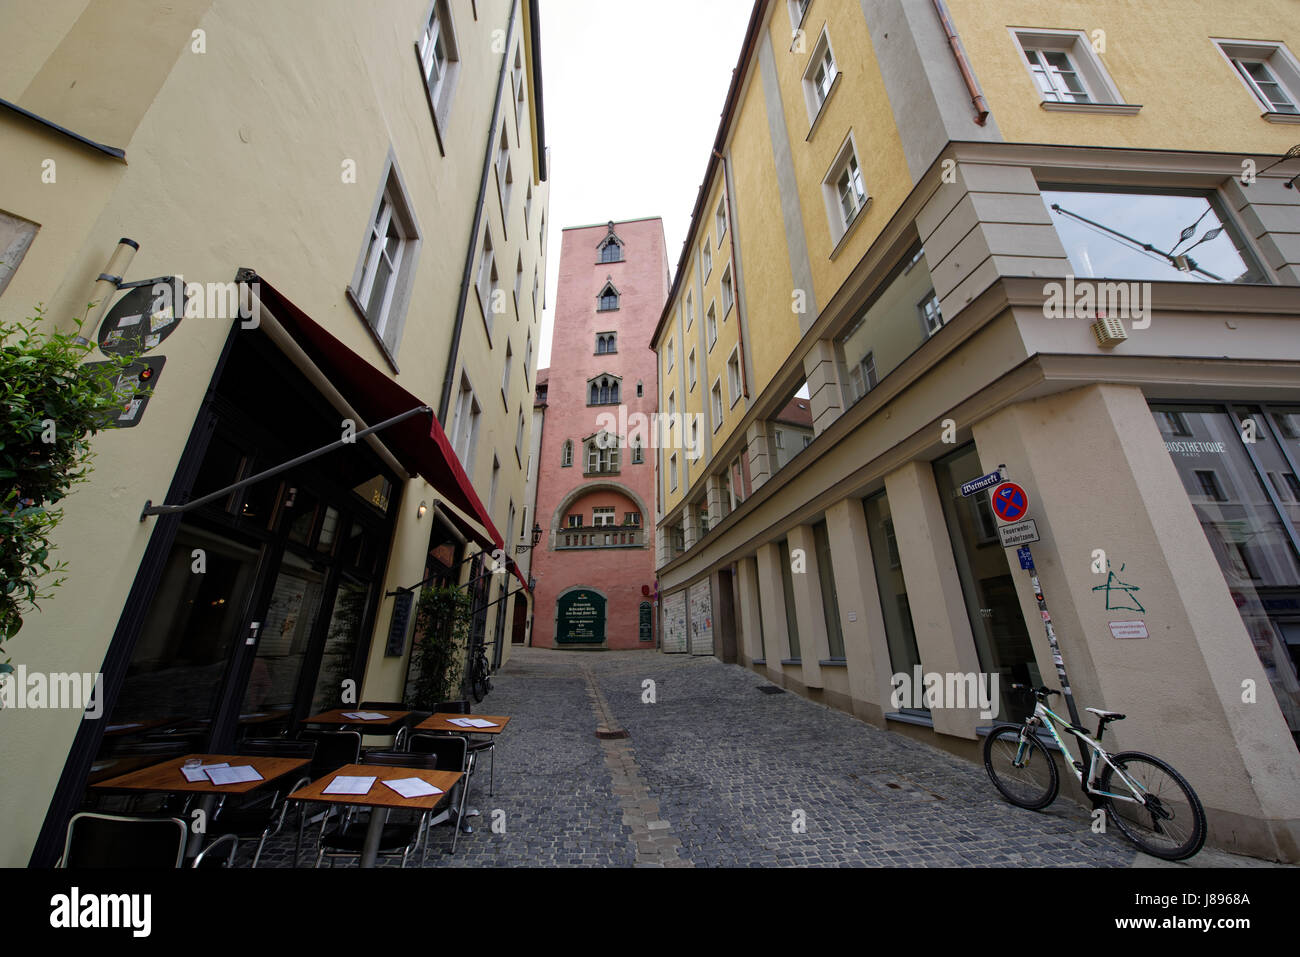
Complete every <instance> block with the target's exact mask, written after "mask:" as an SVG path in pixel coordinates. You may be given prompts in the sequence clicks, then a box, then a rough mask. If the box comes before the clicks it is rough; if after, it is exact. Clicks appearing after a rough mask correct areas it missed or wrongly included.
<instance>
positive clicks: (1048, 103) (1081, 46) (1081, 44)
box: [1008, 27, 1136, 112]
mask: <svg viewBox="0 0 1300 957" xmlns="http://www.w3.org/2000/svg"><path fill="white" fill-rule="evenodd" d="M1008 29H1009V31H1010V33H1011V37H1012V39H1013V40H1014V41H1015V44H1016V50H1017V52H1019V54H1020V62H1021V63H1022V64H1023V65H1024V67H1025V70H1026V71H1027V72H1028V74H1029V81H1030V83H1032V84H1033V88H1034V90H1035V92H1036V93H1037V94H1038V97H1039V99H1040V100H1041V101H1042V105H1043V107H1044V108H1045V109H1049V110H1051V109H1057V110H1079V109H1082V110H1083V111H1091V110H1093V109H1095V108H1097V107H1103V108H1104V107H1114V106H1126V105H1127V104H1125V103H1124V97H1123V96H1121V95H1120V92H1119V87H1117V86H1116V85H1115V81H1114V80H1112V79H1111V76H1110V73H1109V72H1108V71H1107V70H1106V66H1105V64H1103V63H1102V62H1101V58H1100V57H1099V56H1098V55H1097V53H1096V51H1095V50H1093V47H1092V41H1091V40H1090V39H1089V38H1088V36H1087V34H1085V33H1084V32H1083V31H1082V30H1039V29H1033V30H1030V29H1021V28H1015V27H1010V28H1008ZM1030 50H1034V51H1038V57H1037V58H1036V59H1031V57H1030V55H1029V51H1030ZM1043 52H1050V53H1063V54H1065V56H1066V58H1067V60H1068V61H1069V63H1070V65H1071V66H1073V67H1074V70H1073V72H1074V75H1075V76H1077V77H1078V79H1079V84H1080V86H1082V87H1083V91H1084V93H1085V94H1086V95H1087V97H1088V99H1087V100H1083V101H1080V100H1074V99H1070V98H1068V97H1067V96H1066V94H1068V93H1069V90H1068V89H1066V88H1064V87H1062V86H1061V85H1060V83H1059V81H1054V80H1053V78H1052V75H1051V73H1050V71H1049V70H1048V69H1047V68H1046V61H1045V60H1044V59H1043V58H1042V53H1043ZM1040 75H1041V76H1042V77H1043V78H1044V80H1045V81H1046V83H1047V85H1048V86H1050V87H1051V88H1052V89H1051V91H1045V90H1044V89H1043V81H1040V79H1039V77H1040ZM1135 111H1136V109H1135V110H1134V112H1135Z"/></svg>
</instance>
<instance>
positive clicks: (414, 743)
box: [408, 734, 474, 854]
mask: <svg viewBox="0 0 1300 957" xmlns="http://www.w3.org/2000/svg"><path fill="white" fill-rule="evenodd" d="M408 744H409V746H410V752H409V753H410V754H412V755H416V754H421V755H432V756H433V757H435V758H436V759H437V761H438V766H439V767H440V768H442V769H443V770H444V771H452V770H456V771H460V772H461V773H463V774H464V775H465V776H464V777H463V778H461V779H460V781H458V782H457V784H456V787H457V788H459V789H460V800H459V801H455V800H453V801H452V802H451V803H452V804H455V806H456V820H455V822H454V824H455V829H454V830H453V832H452V837H451V853H453V854H455V853H456V841H457V839H458V838H459V837H460V829H461V827H462V826H464V827H465V829H466V833H467V834H469V833H473V829H472V828H470V827H469V826H468V825H465V824H464V821H465V802H466V800H468V799H469V783H470V778H471V776H472V772H473V768H474V760H473V755H472V754H471V753H470V747H469V741H468V740H467V739H466V738H462V737H460V736H459V735H446V734H413V735H411V739H410V741H409V742H408ZM453 790H454V789H453ZM450 817H451V807H450V805H449V806H448V808H447V810H446V811H445V812H444V813H443V814H442V815H439V816H438V817H437V818H436V819H434V820H433V821H430V822H429V825H430V828H432V827H433V826H434V825H436V824H441V823H442V822H443V821H444V820H447V819H450ZM425 840H426V842H427V840H428V837H427V835H426V837H425ZM426 851H427V847H426Z"/></svg>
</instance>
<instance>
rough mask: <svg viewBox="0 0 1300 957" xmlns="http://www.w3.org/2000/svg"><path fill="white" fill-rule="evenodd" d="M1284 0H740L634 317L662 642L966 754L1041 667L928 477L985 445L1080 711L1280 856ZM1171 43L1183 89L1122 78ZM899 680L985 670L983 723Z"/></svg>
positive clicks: (1288, 842)
mask: <svg viewBox="0 0 1300 957" xmlns="http://www.w3.org/2000/svg"><path fill="white" fill-rule="evenodd" d="M1175 6H1176V7H1179V9H1180V13H1179V15H1178V16H1177V17H1176V18H1171V17H1169V16H1168V10H1167V9H1165V10H1164V13H1161V12H1159V11H1156V10H1154V9H1152V8H1154V7H1161V8H1170V7H1175ZM1188 6H1190V7H1192V8H1193V9H1190V10H1189V9H1187V7H1188ZM1285 6H1286V5H1285V4H1281V3H1262V4H1258V5H1252V6H1251V7H1250V8H1249V10H1242V9H1241V7H1240V5H1237V4H1229V3H1215V2H1204V3H1198V4H1195V5H1181V4H1154V5H1133V4H1128V3H1122V2H1115V3H1095V2H1094V3H1081V2H1080V3H1076V2H1069V0H1067V2H1062V3H1058V4H1052V5H1051V9H1050V11H1048V10H1046V9H1044V8H1043V6H1042V5H1040V4H1031V3H1023V2H1015V0H1008V2H1005V3H996V4H988V3H978V2H974V0H969V2H967V0H948V2H946V3H945V2H939V0H935V2H933V3H932V2H924V3H910V2H904V0H802V2H795V0H791V2H789V3H786V2H759V3H757V4H755V7H754V10H753V14H752V18H751V21H750V27H749V31H748V34H747V37H746V42H745V46H744V49H743V51H742V55H741V59H740V63H739V65H738V69H737V72H736V76H735V80H734V83H733V86H732V88H731V90H730V92H729V94H728V98H727V101H726V104H725V106H724V111H723V119H722V123H721V126H720V128H719V132H718V137H717V141H716V142H715V144H714V149H713V151H712V155H711V156H710V158H709V162H708V166H707V170H706V177H705V183H704V186H703V188H702V190H701V195H700V200H699V202H698V203H697V206H696V208H695V213H694V218H693V221H692V226H691V230H690V233H689V234H688V240H687V247H686V250H685V252H684V254H683V257H682V260H681V262H680V263H679V266H678V269H677V273H676V275H675V279H674V285H673V287H672V290H671V291H670V295H669V301H668V305H667V307H666V309H665V312H664V315H663V317H662V318H661V321H660V325H659V329H658V330H657V331H656V334H655V340H654V344H655V349H656V352H657V353H658V355H659V358H660V382H661V386H660V390H661V405H660V411H661V412H665V411H666V412H669V413H672V412H674V411H676V412H679V413H686V414H687V420H686V421H685V422H683V423H682V425H681V426H680V427H681V428H682V432H681V434H680V435H679V437H678V438H677V440H676V441H675V442H672V441H670V442H669V443H667V445H666V447H665V448H664V449H663V450H662V451H661V453H660V460H659V469H660V478H659V495H660V502H661V513H660V516H659V528H660V534H659V539H658V542H657V558H658V574H659V589H660V593H661V595H662V596H663V610H664V615H665V621H664V633H665V636H668V635H670V634H673V633H675V632H677V631H680V632H682V633H684V634H689V635H692V636H693V635H695V634H697V633H699V631H700V628H701V626H707V628H709V629H712V635H711V637H712V643H711V645H706V646H705V647H702V648H698V647H695V646H694V645H693V644H689V645H688V644H686V643H683V645H682V646H680V647H681V650H690V651H693V652H695V653H709V652H712V653H714V654H717V655H719V656H720V657H722V658H724V660H734V661H736V662H737V663H738V664H741V665H743V666H745V667H748V668H751V669H753V670H755V671H757V672H758V673H760V674H763V675H765V676H767V677H768V678H770V680H772V681H773V682H774V683H776V684H779V685H781V686H784V687H786V688H789V689H791V690H794V691H797V692H799V693H801V694H804V695H807V696H808V697H810V698H813V699H814V700H818V701H822V702H824V703H826V704H829V705H831V706H833V707H837V708H840V709H843V710H845V711H849V712H851V713H853V714H856V715H858V716H859V717H861V718H863V719H864V720H866V721H869V722H871V723H873V724H876V725H878V726H880V727H886V728H888V729H890V730H893V731H896V732H898V733H903V734H908V735H913V736H916V737H919V738H922V739H924V740H926V741H929V742H931V743H933V744H936V745H938V746H940V747H943V748H945V749H948V750H950V751H953V752H954V753H957V754H961V755H964V756H967V757H969V758H971V759H972V760H979V759H980V758H979V755H980V749H981V747H982V744H983V737H984V736H985V735H986V734H987V731H988V728H989V727H990V726H991V725H992V724H994V723H995V722H996V721H1007V720H1018V719H1019V718H1021V717H1023V716H1024V714H1025V708H1026V705H1025V702H1024V700H1023V698H1021V697H1020V696H1018V695H1016V694H1014V693H1013V692H1012V691H1011V685H1012V684H1013V683H1016V682H1023V683H1032V684H1034V685H1035V686H1037V685H1039V684H1042V683H1046V684H1048V685H1052V686H1055V685H1056V684H1057V678H1056V671H1055V667H1054V663H1053V658H1052V653H1051V649H1050V647H1049V645H1048V638H1047V634H1046V631H1045V628H1044V625H1043V615H1042V612H1041V610H1040V606H1039V596H1038V594H1036V593H1035V590H1034V588H1033V586H1032V585H1031V579H1030V572H1029V571H1028V570H1026V569H1024V568H1022V565H1021V557H1022V556H1021V553H1019V552H1018V551H1017V548H1016V547H1004V546H1003V544H1002V541H1001V538H1000V535H999V527H1000V526H1001V525H1002V524H1003V522H1002V521H1001V520H1000V519H999V518H998V516H997V515H995V514H994V511H993V507H992V503H991V502H990V499H989V497H988V494H987V492H979V493H976V494H969V495H964V494H962V491H963V490H962V485H963V484H965V483H967V482H969V481H971V480H974V479H976V478H978V477H980V476H982V475H985V474H987V473H992V472H994V471H998V472H1000V473H1001V474H1002V476H1003V478H1008V479H1010V480H1012V481H1014V482H1015V483H1018V484H1019V485H1020V486H1022V487H1023V489H1024V490H1025V492H1026V493H1027V495H1028V499H1029V508H1028V511H1027V513H1026V515H1025V517H1027V518H1030V519H1032V520H1033V521H1034V522H1035V523H1036V530H1037V539H1036V540H1033V541H1031V542H1029V543H1028V545H1029V549H1030V551H1031V555H1032V562H1033V564H1034V565H1035V567H1036V573H1037V576H1038V581H1039V583H1040V586H1041V595H1042V597H1043V600H1044V602H1045V603H1046V605H1047V607H1048V608H1049V609H1050V615H1051V619H1052V621H1053V622H1054V625H1055V629H1056V633H1057V635H1058V638H1059V641H1060V645H1061V649H1062V654H1063V658H1064V663H1065V666H1066V667H1067V668H1068V670H1069V676H1070V679H1071V684H1072V686H1073V690H1074V694H1075V697H1076V698H1077V699H1078V701H1079V704H1080V707H1081V708H1082V707H1085V706H1091V707H1099V708H1107V709H1111V710H1114V711H1120V712H1124V713H1125V714H1126V715H1127V719H1126V720H1125V721H1123V722H1122V723H1120V724H1117V725H1113V726H1112V729H1111V730H1110V731H1108V732H1107V734H1108V740H1111V739H1112V738H1113V741H1112V743H1113V745H1114V747H1116V748H1117V749H1133V750H1140V751H1148V752H1151V753H1154V754H1157V755H1159V756H1161V757H1163V758H1165V759H1166V760H1168V761H1169V762H1170V763H1171V764H1173V765H1174V766H1175V767H1176V768H1178V769H1179V770H1180V771H1181V772H1182V773H1183V775H1184V776H1185V777H1187V778H1188V780H1189V781H1191V782H1192V784H1193V786H1194V787H1195V788H1196V790H1197V792H1198V793H1199V795H1200V797H1201V800H1202V802H1203V803H1204V805H1205V807H1206V810H1207V813H1208V817H1209V827H1210V831H1209V842H1210V843H1211V844H1212V845H1217V846H1220V847H1224V848H1228V849H1232V850H1236V851H1238V852H1243V853H1249V854H1254V855H1258V856H1261V857H1266V858H1270V859H1275V860H1288V861H1296V860H1300V753H1298V752H1297V741H1300V682H1298V681H1297V666H1298V664H1300V535H1298V534H1297V531H1298V530H1300V480H1297V479H1296V477H1295V476H1296V475H1297V474H1300V470H1298V469H1297V465H1298V464H1300V348H1298V344H1300V336H1298V335H1297V330H1300V323H1298V320H1300V289H1298V288H1297V287H1300V194H1298V193H1297V190H1296V189H1295V188H1294V187H1295V186H1296V183H1295V182H1294V177H1296V175H1297V174H1298V173H1300V159H1289V160H1288V159H1287V158H1286V154H1287V152H1288V150H1289V149H1290V148H1291V146H1292V144H1293V143H1294V141H1295V139H1296V135H1295V132H1294V131H1295V126H1294V125H1292V124H1293V123H1294V119H1295V117H1296V116H1297V115H1298V112H1297V111H1298V109H1300V108H1298V107H1297V104H1300V73H1296V72H1295V63H1296V61H1295V53H1296V52H1297V49H1300V35H1297V34H1295V32H1294V29H1293V28H1294V26H1295V23H1294V18H1291V19H1290V20H1288V18H1287V17H1285V16H1284V15H1283V9H1282V8H1283V7H1285ZM1157 20H1158V21H1159V24H1158V27H1157V24H1156V23H1155V21H1157ZM1175 61H1176V62H1179V63H1181V64H1183V65H1184V66H1186V68H1187V69H1189V70H1193V71H1195V73H1196V75H1197V77H1198V82H1197V83H1196V84H1195V89H1194V90H1193V89H1192V88H1191V87H1190V86H1189V87H1186V88H1182V87H1180V88H1178V89H1174V90H1171V89H1169V88H1166V87H1160V86H1159V84H1158V81H1157V75H1156V73H1157V72H1158V71H1153V70H1152V68H1151V67H1152V64H1154V63H1156V62H1175ZM1211 117H1212V122H1211V120H1210V118H1211ZM724 216H725V220H726V231H725V233H724V232H722V230H721V227H722V225H723V219H724ZM1185 232H1186V235H1184V233H1185ZM724 237H725V238H724ZM719 263H721V264H722V268H721V270H720V269H719ZM728 275H729V276H730V277H732V280H733V283H734V286H733V289H732V290H730V291H729V290H728V288H727V282H726V279H727V277H728ZM709 276H712V278H708V277H709ZM715 302H716V303H717V306H716V307H715V306H714V303H715ZM724 305H725V307H726V308H725V309H724ZM710 308H715V309H716V314H717V317H718V322H717V324H716V326H715V325H713V324H710V323H709V321H708V318H707V317H708V314H709V309H710ZM702 310H703V311H702ZM724 314H725V315H726V316H727V319H726V321H725V322H724V321H723V320H722V316H723V315H724ZM701 317H704V324H703V326H702V327H701V326H700V325H699V324H700V323H701ZM701 357H707V359H702V358H701ZM683 360H685V361H683ZM693 362H694V364H692V363H693ZM728 365H730V366H731V368H730V369H728ZM706 368H707V373H706V372H705V369H706ZM715 382H720V383H721V400H722V401H721V402H719V401H718V398H717V390H715V389H714V384H715ZM711 393H712V394H711ZM799 403H804V404H806V406H807V409H806V414H807V415H808V417H809V420H810V427H809V428H808V432H807V438H806V440H805V439H804V437H802V436H799V435H797V434H794V436H793V437H794V439H795V441H797V442H798V443H799V444H798V445H797V446H796V447H795V448H794V449H791V448H789V447H788V445H789V444H790V442H791V438H792V430H791V422H790V420H791V412H792V411H795V410H799V409H800V405H799ZM692 417H694V418H693V419H692ZM692 429H698V430H699V432H700V434H701V435H702V436H703V437H704V438H703V441H701V442H700V443H699V450H698V452H696V451H694V450H693V449H692V448H691V447H690V446H691V442H690V438H691V435H692V432H691V430H692ZM778 434H779V436H780V437H779V439H778ZM666 647H667V644H666ZM674 647H676V646H674ZM733 649H734V650H733ZM918 669H919V671H920V672H921V673H922V674H931V673H933V674H938V675H940V676H951V675H976V676H980V677H981V679H982V680H984V681H986V682H987V681H988V679H990V678H992V677H996V679H997V681H998V685H997V690H996V692H995V693H994V694H993V699H994V700H993V702H992V703H993V705H994V707H993V708H991V709H987V710H992V711H994V712H996V715H995V717H992V718H991V717H989V716H987V715H983V716H982V714H981V712H982V711H985V710H986V709H984V708H981V707H979V706H978V705H975V704H974V703H972V702H964V703H961V702H957V703H954V702H951V701H943V702H924V701H922V700H920V699H919V698H920V696H919V695H918V696H917V698H916V699H913V698H912V697H911V696H908V695H905V694H901V693H900V692H901V691H903V690H905V688H906V687H908V686H909V684H910V682H911V679H912V676H913V675H914V674H916V673H917V670H918ZM897 676H903V677H905V678H906V681H903V680H900V679H899V677H897ZM931 705H932V706H931Z"/></svg>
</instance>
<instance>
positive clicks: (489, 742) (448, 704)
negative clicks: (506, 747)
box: [438, 700, 497, 794]
mask: <svg viewBox="0 0 1300 957" xmlns="http://www.w3.org/2000/svg"><path fill="white" fill-rule="evenodd" d="M438 711H439V712H441V713H442V714H473V711H472V706H471V705H470V703H469V701H468V700H465V701H443V702H440V703H439V704H438ZM469 733H471V734H472V733H473V732H469ZM467 740H468V741H469V753H470V754H471V755H472V756H473V757H475V758H478V756H479V755H481V754H484V753H486V754H487V755H488V756H489V757H491V758H492V762H491V765H490V767H489V769H488V794H496V793H497V736H496V735H495V734H489V735H487V736H486V740H485V739H483V738H472V737H471V738H468V739H467Z"/></svg>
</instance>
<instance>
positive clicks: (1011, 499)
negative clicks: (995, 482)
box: [992, 482, 1029, 522]
mask: <svg viewBox="0 0 1300 957" xmlns="http://www.w3.org/2000/svg"><path fill="white" fill-rule="evenodd" d="M992 498H993V512H994V514H995V515H997V517H998V518H1000V519H1002V521H1004V522H1018V521H1020V520H1021V519H1022V518H1024V517H1025V513H1026V512H1028V511H1029V495H1028V494H1027V493H1026V492H1025V490H1024V489H1022V488H1021V487H1020V486H1019V485H1017V484H1016V483H1015V482H1003V483H1002V484H1001V485H999V486H998V487H997V488H995V489H994V490H993V494H992Z"/></svg>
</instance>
